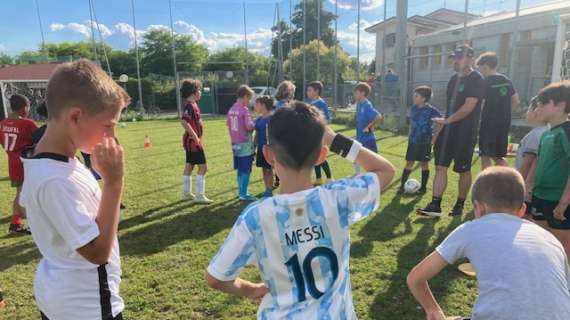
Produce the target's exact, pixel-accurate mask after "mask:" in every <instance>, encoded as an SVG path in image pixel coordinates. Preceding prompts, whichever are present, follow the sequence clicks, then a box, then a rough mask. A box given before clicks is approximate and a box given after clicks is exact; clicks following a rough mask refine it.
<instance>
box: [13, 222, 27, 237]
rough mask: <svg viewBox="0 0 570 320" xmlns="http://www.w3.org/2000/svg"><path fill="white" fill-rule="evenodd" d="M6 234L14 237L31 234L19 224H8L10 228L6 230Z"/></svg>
mask: <svg viewBox="0 0 570 320" xmlns="http://www.w3.org/2000/svg"><path fill="white" fill-rule="evenodd" d="M8 233H10V234H15V235H22V236H23V235H30V234H32V232H31V231H30V229H29V228H24V226H22V225H21V224H10V228H8Z"/></svg>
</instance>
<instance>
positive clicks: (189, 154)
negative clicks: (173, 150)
mask: <svg viewBox="0 0 570 320" xmlns="http://www.w3.org/2000/svg"><path fill="white" fill-rule="evenodd" d="M186 163H187V164H191V165H196V164H206V154H205V153H204V149H201V150H198V151H190V150H186Z"/></svg>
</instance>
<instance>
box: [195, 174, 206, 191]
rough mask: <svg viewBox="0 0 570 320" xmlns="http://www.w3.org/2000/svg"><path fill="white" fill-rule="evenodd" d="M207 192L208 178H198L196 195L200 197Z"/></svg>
mask: <svg viewBox="0 0 570 320" xmlns="http://www.w3.org/2000/svg"><path fill="white" fill-rule="evenodd" d="M205 190H206V177H205V176H204V175H200V174H199V175H197V176H196V193H197V194H198V195H199V196H203V195H204V192H205Z"/></svg>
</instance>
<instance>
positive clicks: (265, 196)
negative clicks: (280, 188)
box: [262, 190, 273, 198]
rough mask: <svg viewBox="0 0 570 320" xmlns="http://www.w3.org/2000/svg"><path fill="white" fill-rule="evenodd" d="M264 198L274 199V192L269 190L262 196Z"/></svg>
mask: <svg viewBox="0 0 570 320" xmlns="http://www.w3.org/2000/svg"><path fill="white" fill-rule="evenodd" d="M262 197H263V198H271V197H273V192H271V191H270V190H267V191H265V192H264V193H263V194H262Z"/></svg>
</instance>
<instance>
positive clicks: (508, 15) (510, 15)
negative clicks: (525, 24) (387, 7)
mask: <svg viewBox="0 0 570 320" xmlns="http://www.w3.org/2000/svg"><path fill="white" fill-rule="evenodd" d="M564 9H570V1H560V2H554V3H549V4H543V5H537V6H532V7H527V8H521V9H520V11H519V16H520V17H522V16H530V15H535V14H542V13H548V12H553V11H558V10H564ZM515 14H516V13H515V12H514V11H502V12H498V13H495V14H492V15H489V16H485V17H481V18H478V19H474V20H471V21H469V22H468V23H467V27H475V26H479V25H482V24H489V23H494V22H501V21H505V20H510V19H514V18H515ZM462 28H463V25H454V26H451V27H449V28H446V29H442V30H438V31H435V32H433V33H429V34H425V35H421V36H418V37H422V36H423V37H428V36H430V35H434V34H440V33H444V32H449V31H454V30H458V29H462Z"/></svg>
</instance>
